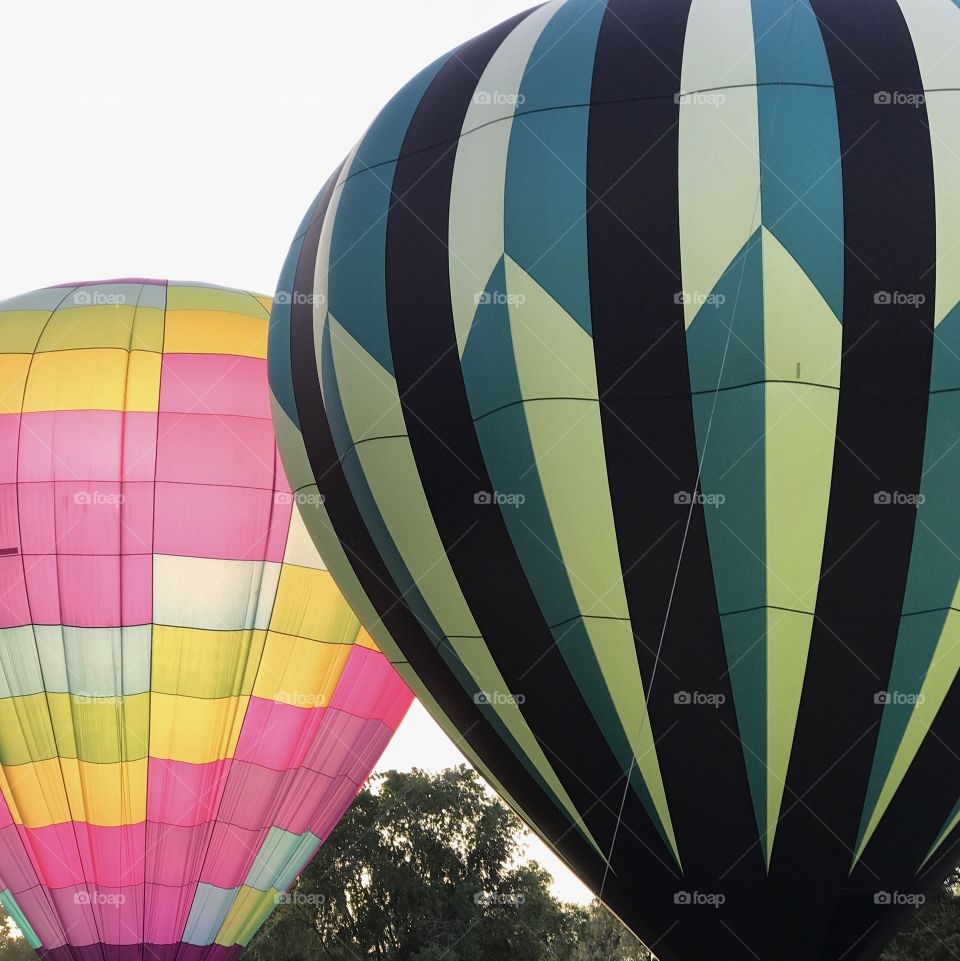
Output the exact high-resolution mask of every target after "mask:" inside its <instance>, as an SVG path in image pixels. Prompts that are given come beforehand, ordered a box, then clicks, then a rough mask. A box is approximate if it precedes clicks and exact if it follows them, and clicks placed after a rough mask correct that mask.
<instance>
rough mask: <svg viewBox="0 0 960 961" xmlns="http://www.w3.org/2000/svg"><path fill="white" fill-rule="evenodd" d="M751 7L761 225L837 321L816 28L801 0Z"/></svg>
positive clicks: (832, 152) (835, 226)
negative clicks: (754, 49) (814, 289)
mask: <svg viewBox="0 0 960 961" xmlns="http://www.w3.org/2000/svg"><path fill="white" fill-rule="evenodd" d="M752 9H753V23H754V34H755V36H756V38H757V39H756V45H755V46H756V60H757V83H758V84H759V86H758V89H757V107H758V111H759V124H760V160H761V165H762V175H761V195H762V199H761V202H762V208H763V224H764V226H765V227H767V229H768V230H769V231H770V232H771V233H772V234H774V235H775V236H776V237H777V239H778V240H779V241H780V242H781V243H782V244H783V246H784V247H785V248H786V249H787V250H788V251H789V252H790V253H791V254H792V255H793V257H794V259H795V260H796V261H797V263H798V264H799V265H800V266H801V267H802V268H803V270H804V271H805V272H806V273H807V275H808V276H809V277H810V279H811V281H812V282H813V284H814V285H815V286H816V287H817V289H818V290H819V291H820V293H821V295H822V296H823V299H824V300H825V301H826V302H827V303H828V304H829V305H830V308H831V309H832V310H833V312H834V313H835V314H836V315H837V317H838V318H841V319H842V314H843V275H844V247H843V229H844V227H843V179H842V177H843V174H842V169H841V164H840V134H839V130H838V127H837V108H836V97H835V94H834V92H833V90H832V89H831V84H832V82H833V80H832V77H831V74H830V66H829V63H828V61H827V54H826V49H825V47H824V43H823V37H822V35H821V32H820V26H819V24H818V23H817V19H816V17H815V16H814V13H813V10H812V9H811V7H810V4H809V0H765V2H764V3H754V4H753V5H752ZM796 84H805V85H820V86H821V87H822V88H823V89H815V87H814V86H796Z"/></svg>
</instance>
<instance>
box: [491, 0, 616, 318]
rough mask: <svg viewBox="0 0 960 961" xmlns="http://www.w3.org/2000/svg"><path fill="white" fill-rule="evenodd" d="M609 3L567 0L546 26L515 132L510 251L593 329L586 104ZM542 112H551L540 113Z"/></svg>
mask: <svg viewBox="0 0 960 961" xmlns="http://www.w3.org/2000/svg"><path fill="white" fill-rule="evenodd" d="M605 11H606V3H605V2H601V3H598V2H596V0H568V2H567V3H566V4H564V5H563V6H562V7H561V8H560V9H559V10H558V11H557V13H556V14H555V15H554V16H553V17H552V18H551V20H550V22H549V23H548V24H547V26H546V27H545V28H544V30H543V33H542V34H541V35H540V38H539V40H538V41H537V43H536V45H535V46H534V49H533V53H532V54H531V56H530V61H529V64H528V66H527V70H526V73H525V74H524V77H523V81H522V83H521V85H520V95H521V98H522V99H521V100H520V102H519V104H518V107H517V113H518V116H517V118H516V119H515V120H514V123H513V128H512V131H511V135H510V149H509V153H508V157H507V177H506V193H505V220H504V248H505V250H506V252H507V253H508V254H509V255H510V256H511V257H512V258H513V259H514V260H515V261H516V262H517V263H518V264H519V265H520V266H521V267H523V268H524V270H526V271H527V273H528V274H530V276H531V277H533V278H534V279H535V280H536V281H537V283H538V284H540V286H541V287H543V288H544V289H545V290H546V291H547V292H548V293H549V294H550V295H551V296H552V297H553V298H554V300H556V301H557V302H558V303H559V304H561V305H562V306H563V308H564V309H565V310H566V311H567V312H568V313H569V314H570V316H571V317H573V318H574V320H576V321H577V323H578V324H580V326H581V327H583V329H584V330H586V331H587V332H589V331H590V330H591V319H590V285H589V272H588V269H587V220H586V201H587V190H586V179H587V134H588V123H589V117H590V111H589V108H588V107H586V106H581V107H572V108H569V109H564V110H550V109H549V108H551V107H554V106H556V105H557V104H588V103H589V102H590V88H591V84H592V81H593V62H594V55H595V51H596V45H597V35H598V32H599V29H600V23H601V21H602V19H603V15H604V13H605ZM536 111H546V112H543V113H537V112H536Z"/></svg>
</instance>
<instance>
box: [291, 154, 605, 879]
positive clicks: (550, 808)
mask: <svg viewBox="0 0 960 961" xmlns="http://www.w3.org/2000/svg"><path fill="white" fill-rule="evenodd" d="M338 175H339V171H337V172H336V173H335V174H334V175H333V177H332V178H331V179H330V180H329V181H328V183H327V185H326V186H325V188H324V190H323V192H322V193H323V195H322V197H321V200H320V202H319V204H318V212H317V215H316V216H315V217H314V218H313V220H312V223H311V225H310V228H309V231H308V233H307V234H306V236H305V238H304V243H303V248H302V250H301V253H300V258H299V260H298V263H297V269H296V273H295V280H294V284H293V289H294V296H293V297H292V307H291V331H290V362H291V369H292V374H293V384H294V396H295V400H296V405H297V412H298V414H299V417H300V422H301V425H302V434H303V440H304V444H305V446H306V449H307V453H308V457H309V460H310V466H311V470H312V472H313V475H314V478H315V479H316V481H317V483H318V485H319V488H320V490H321V491H322V492H323V494H324V497H325V501H324V505H325V508H326V510H327V514H328V516H329V518H330V523H331V525H332V527H333V529H334V531H335V532H336V535H337V538H338V539H339V541H340V543H341V545H342V547H343V549H344V551H345V553H346V555H347V557H348V558H349V560H350V564H351V567H352V568H353V571H354V573H355V575H356V577H357V580H358V581H359V582H360V585H361V587H362V589H363V591H364V593H365V594H366V596H367V598H368V600H369V601H370V603H371V604H372V605H373V607H374V609H375V610H376V612H377V615H378V617H380V618H381V621H382V623H383V625H384V627H385V628H386V630H387V631H388V633H389V634H390V636H391V637H392V638H393V639H394V641H395V642H396V643H397V645H398V646H399V647H400V649H401V650H402V651H403V654H404V656H405V657H406V659H407V661H408V662H409V664H410V666H411V668H412V669H413V670H414V671H415V672H416V674H417V676H418V677H419V678H420V679H421V680H422V681H423V682H424V684H425V685H426V686H427V688H428V689H429V690H430V692H431V694H432V695H433V697H434V698H435V700H436V702H437V704H438V705H439V707H440V709H441V710H442V711H443V713H444V714H445V715H446V717H447V718H449V719H450V721H451V723H452V724H453V725H454V726H455V727H456V728H457V730H458V731H460V732H461V734H462V735H463V737H464V739H465V740H466V741H467V743H468V744H469V745H470V747H471V748H472V749H473V750H474V751H475V752H476V753H477V754H478V755H479V756H480V757H481V758H483V759H484V760H485V761H486V762H488V763H490V766H491V768H492V769H494V770H495V772H496V774H497V776H498V777H499V778H501V780H502V783H503V784H504V785H505V787H506V788H507V790H509V791H510V792H511V794H512V795H513V796H514V798H516V799H517V803H518V804H521V805H522V807H523V809H524V811H525V813H526V814H527V815H528V816H529V817H531V818H532V819H533V820H534V821H535V823H536V824H538V825H539V826H540V827H541V829H542V830H543V831H544V832H546V834H547V836H552V837H559V836H561V835H563V834H564V833H566V838H565V842H564V846H563V853H564V856H565V857H566V858H567V860H568V862H569V863H570V865H571V866H572V868H573V869H574V870H575V871H577V873H578V874H580V875H581V877H585V878H592V879H593V880H594V883H599V881H598V878H599V874H598V866H597V864H596V860H595V855H594V854H593V852H592V849H591V848H590V846H589V845H588V844H587V843H586V841H584V840H583V839H582V838H581V836H580V835H579V834H577V833H576V832H575V831H570V830H569V827H570V825H569V822H568V821H567V819H566V817H565V816H564V815H563V814H562V813H561V812H560V811H558V810H557V808H556V806H555V805H554V803H553V802H552V801H551V800H550V799H549V798H548V797H546V796H545V795H544V794H543V792H542V791H541V790H540V788H539V786H538V785H537V783H536V781H535V780H534V779H533V778H532V777H531V776H530V774H529V773H528V771H527V770H526V769H525V768H524V767H523V765H522V764H521V763H520V762H519V761H518V760H517V759H516V758H515V757H514V756H513V755H512V754H511V753H510V752H509V751H505V750H504V748H503V744H502V741H501V739H500V736H499V734H498V733H497V731H496V730H495V729H494V728H493V727H492V726H491V725H490V723H489V721H488V720H487V719H486V717H485V716H484V715H483V713H482V712H481V711H480V709H479V707H478V706H477V705H476V704H474V702H473V701H472V700H471V699H470V698H467V697H464V696H463V693H464V692H463V690H462V688H461V687H460V684H459V682H458V681H457V679H456V677H454V675H453V674H452V673H451V671H450V669H449V667H448V666H447V664H446V663H445V662H444V660H443V658H442V657H441V655H440V653H439V652H438V650H437V648H436V647H435V646H434V643H433V641H432V640H431V638H430V637H429V636H428V635H427V633H425V631H424V630H423V628H422V626H421V624H420V623H419V621H418V620H417V619H416V617H415V616H414V615H413V613H412V612H411V611H410V610H409V608H408V607H407V605H406V603H405V602H404V601H403V599H402V596H401V591H400V589H399V588H398V587H397V585H396V582H395V581H394V580H393V578H392V576H391V575H390V572H389V570H388V569H387V567H386V565H385V564H384V562H383V559H382V557H381V555H380V552H379V551H378V549H377V546H376V544H375V543H374V541H373V539H372V538H371V536H370V533H369V531H368V529H367V527H366V524H365V522H364V520H363V517H362V515H361V513H360V510H359V508H358V506H357V503H356V501H355V499H354V497H353V494H352V492H351V491H350V487H349V484H348V481H347V478H346V475H345V473H344V471H343V468H342V466H341V463H340V459H339V455H338V453H337V449H336V444H335V442H334V439H333V434H332V431H331V427H330V423H329V420H328V418H327V413H326V410H325V408H324V405H323V396H322V394H321V390H320V382H319V372H318V369H317V364H316V352H315V342H314V325H313V307H312V306H311V302H310V297H308V296H303V297H301V296H297V295H298V294H305V295H306V294H312V293H313V281H314V271H315V266H316V260H317V252H318V246H319V242H320V234H321V232H322V230H323V226H324V222H325V219H326V213H327V210H328V208H329V204H330V199H331V197H332V195H333V190H334V185H335V184H336V180H337V177H338Z"/></svg>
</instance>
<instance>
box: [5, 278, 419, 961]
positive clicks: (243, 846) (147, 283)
mask: <svg viewBox="0 0 960 961" xmlns="http://www.w3.org/2000/svg"><path fill="white" fill-rule="evenodd" d="M269 309H270V300H269V298H265V297H258V296H255V295H253V294H250V293H246V292H244V291H237V290H226V289H223V288H219V287H212V286H205V285H202V284H185V283H174V282H165V281H157V280H119V281H109V282H103V283H94V284H83V285H68V286H63V287H50V288H46V289H44V290H38V291H35V292H33V293H29V294H25V295H24V296H22V297H17V298H14V299H13V300H8V301H5V302H3V303H0V472H2V476H0V905H2V906H3V908H4V909H5V910H6V911H7V913H8V914H9V915H11V916H12V918H13V919H14V920H15V921H16V923H17V924H18V926H19V927H20V928H21V929H22V930H23V932H24V933H25V935H26V937H27V938H28V939H29V941H30V943H31V944H32V945H33V946H34V947H35V948H37V949H38V950H39V952H40V954H41V956H42V957H44V958H48V959H51V961H133V959H136V961H147V959H150V961H173V959H176V961H199V959H210V961H224V959H229V958H235V957H237V956H238V955H239V954H240V952H241V950H242V947H243V946H244V945H246V944H247V943H248V942H249V940H250V938H251V937H252V936H253V934H254V933H255V932H256V930H257V929H258V927H259V926H260V925H261V923H262V922H263V921H264V919H265V918H266V917H267V915H268V914H269V913H270V911H271V910H272V909H273V907H274V906H275V904H276V903H277V902H278V896H279V894H280V893H281V892H284V891H285V890H286V889H287V887H288V886H289V885H290V884H291V883H292V882H293V880H294V878H295V876H296V875H297V873H298V872H299V871H300V870H301V869H302V868H303V867H304V865H305V864H306V863H307V862H308V860H309V859H310V858H311V857H312V855H313V854H314V852H315V851H316V850H317V848H318V846H319V845H320V844H321V843H322V842H323V841H324V839H325V838H326V837H327V835H328V834H329V833H330V831H331V830H332V828H333V827H334V825H335V824H336V823H337V821H338V819H339V818H340V816H341V815H342V813H343V812H344V810H345V809H346V808H347V806H348V805H349V804H350V802H351V801H352V800H353V798H354V796H355V795H356V793H357V791H358V790H359V788H360V786H361V785H362V784H363V782H364V780H365V779H366V777H367V776H368V774H369V772H370V770H371V768H372V767H373V766H374V764H375V763H376V761H377V759H378V758H379V756H380V754H381V752H382V751H383V749H384V747H385V746H386V744H387V743H388V741H389V740H390V737H391V735H392V733H393V731H394V730H395V728H396V727H397V725H398V723H399V722H400V720H401V718H402V717H403V715H404V713H405V711H406V709H407V707H408V706H409V704H410V700H411V695H410V693H409V692H408V690H407V689H406V687H405V686H404V685H403V683H402V682H401V681H400V680H399V678H398V677H397V675H396V674H395V672H394V670H393V669H392V667H391V666H390V664H389V663H388V662H387V661H386V659H385V658H384V656H383V655H382V654H381V653H380V652H379V651H378V650H377V647H376V645H375V644H374V643H373V641H372V640H371V639H370V637H369V635H368V634H366V632H365V631H363V630H362V629H361V627H360V624H359V622H358V620H357V618H356V617H355V616H354V615H353V613H352V612H351V610H350V608H349V607H348V606H347V604H346V602H345V601H344V599H343V597H342V596H341V594H340V593H339V591H338V590H337V588H336V587H335V586H334V584H333V582H332V580H331V577H330V574H329V573H328V572H327V570H326V569H325V567H324V564H323V561H322V560H321V558H320V557H319V556H318V555H317V553H316V550H315V549H314V548H313V545H312V544H311V542H310V539H309V537H308V536H307V535H306V532H305V530H304V527H303V523H302V521H301V520H300V515H299V511H298V509H297V508H296V506H295V503H294V500H295V499H294V497H293V496H292V495H291V493H290V488H289V486H288V484H287V481H286V479H285V477H284V472H283V469H282V468H281V466H280V462H279V459H278V456H277V453H276V446H275V442H274V436H273V428H272V426H271V421H270V410H269V402H268V387H267V373H266V360H265V355H266V340H267V324H268V312H269Z"/></svg>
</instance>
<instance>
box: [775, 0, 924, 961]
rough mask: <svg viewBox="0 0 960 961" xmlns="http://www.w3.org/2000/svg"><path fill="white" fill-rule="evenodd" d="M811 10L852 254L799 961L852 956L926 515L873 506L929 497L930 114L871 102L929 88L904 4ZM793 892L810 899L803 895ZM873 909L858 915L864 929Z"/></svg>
mask: <svg viewBox="0 0 960 961" xmlns="http://www.w3.org/2000/svg"><path fill="white" fill-rule="evenodd" d="M812 6H813V10H814V12H815V14H816V16H817V18H818V20H819V21H820V23H821V26H822V30H821V32H822V36H823V40H824V43H825V44H826V49H827V56H828V59H829V62H830V68H831V71H832V74H833V79H834V85H835V88H836V105H837V116H838V122H839V130H840V146H841V153H842V172H843V194H844V233H845V241H846V247H847V253H846V258H845V291H844V305H843V352H844V353H843V362H842V368H841V378H840V402H839V411H838V417H837V444H836V448H835V452H834V463H833V480H832V485H831V491H830V504H829V511H828V517H827V529H826V538H825V543H824V552H823V564H822V574H821V580H820V589H819V595H818V598H817V607H816V623H815V626H814V630H813V634H812V638H811V645H810V653H809V658H808V662H807V669H806V674H805V677H804V686H803V694H802V699H801V703H800V711H799V717H798V722H797V729H796V736H795V740H794V747H793V753H792V756H791V760H790V767H789V771H788V776H787V785H786V790H785V793H784V813H783V815H782V819H781V824H780V827H779V829H778V833H777V840H776V844H775V846H774V849H773V859H772V864H771V882H772V883H773V885H774V886H775V887H776V888H778V889H779V891H780V892H782V893H781V894H780V896H781V897H782V898H783V899H784V902H785V904H784V907H783V917H784V918H787V917H789V918H790V920H791V922H792V924H791V925H790V926H789V927H787V928H786V929H785V930H784V932H783V937H784V939H785V941H787V942H788V943H791V944H794V945H795V946H796V947H795V951H796V957H798V958H799V957H801V956H806V957H810V956H817V957H821V956H823V957H826V956H827V955H826V954H823V953H821V954H816V953H815V952H816V950H817V948H818V945H819V950H821V952H822V951H826V950H828V949H829V950H834V949H842V947H844V946H841V945H839V944H831V943H830V939H831V938H833V937H836V936H837V931H839V928H837V929H836V930H835V931H834V933H833V934H830V935H827V936H824V935H823V933H822V931H821V928H822V926H823V924H824V922H825V918H824V915H825V914H830V913H833V912H834V911H836V913H837V914H838V916H839V915H840V914H846V915H847V921H846V922H840V921H838V924H841V925H842V927H844V928H845V929H847V933H849V918H850V916H851V914H852V913H853V911H854V907H853V906H852V905H851V904H850V903H849V899H848V901H847V902H840V901H837V898H838V896H839V892H840V891H842V890H843V889H844V888H845V887H846V886H847V884H848V872H849V870H850V867H851V861H852V849H853V847H854V845H855V841H856V836H857V830H858V827H859V823H860V817H861V809H862V802H863V798H864V795H865V792H866V787H867V782H868V778H869V775H870V769H871V764H872V760H873V755H874V750H875V747H876V740H877V733H878V727H879V721H880V716H881V712H882V707H881V706H880V705H878V704H877V703H876V701H875V694H876V692H878V691H881V690H885V689H886V686H887V682H888V678H889V675H890V667H891V663H892V659H893V653H894V647H895V644H896V639H897V632H898V629H899V618H900V613H901V609H902V605H903V598H904V591H905V587H906V578H907V571H908V566H909V559H910V551H911V547H912V542H913V533H914V524H915V520H916V511H915V510H913V509H911V508H909V507H896V506H888V505H883V504H877V503H876V502H875V501H876V495H877V493H878V492H883V491H888V492H893V491H898V492H901V493H916V492H917V491H919V489H920V477H921V469H922V463H923V447H924V435H925V431H926V418H927V400H928V390H929V383H930V361H931V349H932V325H933V310H934V293H935V275H934V271H932V270H931V269H930V268H931V265H932V264H934V262H935V260H936V236H935V200H934V190H933V160H932V153H931V146H930V135H929V132H928V130H927V129H926V110H925V108H924V107H923V106H922V105H919V106H917V107H914V106H898V105H888V104H884V103H878V102H877V98H875V96H874V91H883V90H888V91H917V90H921V89H922V80H921V76H920V70H919V66H918V64H917V58H916V53H915V51H914V48H913V43H912V41H911V38H910V34H909V31H908V29H907V25H906V23H905V22H904V19H903V14H902V13H901V11H900V8H899V6H898V4H897V2H896V0H869V2H868V0H812ZM882 292H889V293H903V294H917V295H921V296H923V297H925V298H926V300H925V302H924V303H923V304H922V305H921V306H920V307H919V308H915V307H912V306H898V305H896V304H890V305H882V304H881V305H878V304H877V299H878V294H880V293H882ZM868 866H869V863H868V862H865V867H868ZM878 883H880V882H879V881H878ZM797 888H802V889H806V890H808V891H809V892H811V895H810V896H809V897H807V898H806V899H805V900H803V901H801V900H800V899H798V898H797V895H796V893H795V892H796V889H797ZM813 892H819V894H818V896H816V897H814V896H813ZM787 901H789V907H788V906H787V905H786V902H787ZM856 910H858V911H859V910H860V909H859V908H858V909H856ZM869 916H870V911H869V910H868V908H863V909H862V914H861V917H862V918H863V920H864V922H866V921H867V920H868V918H869ZM784 923H785V922H784ZM823 937H826V941H824V940H819V939H821V938H823ZM790 957H793V955H790Z"/></svg>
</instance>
